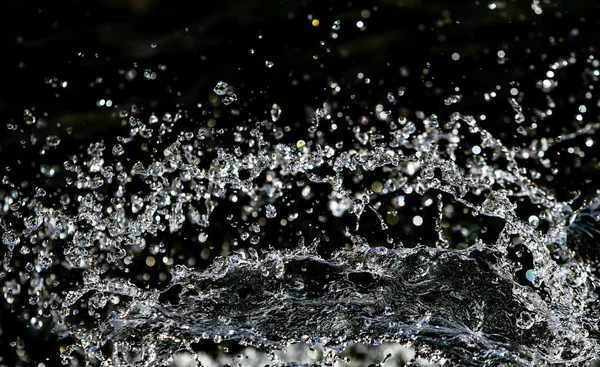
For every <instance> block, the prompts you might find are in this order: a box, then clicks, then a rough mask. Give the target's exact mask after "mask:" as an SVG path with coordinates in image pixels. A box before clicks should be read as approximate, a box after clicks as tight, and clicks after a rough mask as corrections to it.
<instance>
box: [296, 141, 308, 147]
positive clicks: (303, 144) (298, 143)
mask: <svg viewBox="0 0 600 367" xmlns="http://www.w3.org/2000/svg"><path fill="white" fill-rule="evenodd" d="M305 145H306V142H305V141H304V140H298V142H297V143H296V146H297V147H298V148H304V146H305Z"/></svg>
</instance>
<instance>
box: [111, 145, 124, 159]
mask: <svg viewBox="0 0 600 367" xmlns="http://www.w3.org/2000/svg"><path fill="white" fill-rule="evenodd" d="M124 152H125V149H123V146H122V145H121V144H115V145H114V146H113V148H112V154H113V155H116V156H119V155H122V154H123V153H124Z"/></svg>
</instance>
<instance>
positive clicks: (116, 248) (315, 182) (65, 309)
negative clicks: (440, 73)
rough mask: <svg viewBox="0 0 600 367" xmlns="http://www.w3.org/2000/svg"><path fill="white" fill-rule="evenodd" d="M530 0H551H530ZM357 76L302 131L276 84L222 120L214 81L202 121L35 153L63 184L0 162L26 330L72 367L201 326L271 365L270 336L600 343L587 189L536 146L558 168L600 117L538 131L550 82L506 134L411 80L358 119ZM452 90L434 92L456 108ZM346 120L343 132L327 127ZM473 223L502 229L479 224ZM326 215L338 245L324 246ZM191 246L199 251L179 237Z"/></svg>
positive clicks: (9, 271)
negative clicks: (262, 99)
mask: <svg viewBox="0 0 600 367" xmlns="http://www.w3.org/2000/svg"><path fill="white" fill-rule="evenodd" d="M492 4H493V6H492ZM492 4H490V5H489V8H490V9H500V8H503V7H504V3H500V2H498V3H492ZM532 9H533V10H534V11H535V13H536V14H541V6H540V5H539V4H538V2H535V1H534V2H533V3H532ZM538 9H539V13H538ZM365 19H366V18H365ZM360 23H361V26H358V25H357V27H358V28H360V31H361V32H362V31H363V30H365V29H366V27H364V23H363V22H362V21H360ZM340 24H341V23H340V21H335V22H334V23H333V26H332V30H333V31H335V32H338V31H340V30H341V29H340V28H341V27H340ZM342 31H343V29H342ZM328 32H329V30H328ZM335 34H336V38H337V33H335ZM332 38H333V37H332ZM575 62H576V59H575V58H574V57H571V58H569V59H568V61H567V60H566V59H561V60H559V61H557V62H555V63H553V64H551V65H550V69H551V70H549V71H552V74H549V73H547V74H546V79H543V80H540V81H539V82H538V83H537V84H535V85H534V86H533V87H537V88H538V89H539V90H540V91H541V92H543V93H546V94H547V93H550V92H552V91H553V90H555V89H556V88H559V84H558V82H557V81H556V80H554V78H555V75H554V71H556V72H558V70H559V69H562V68H564V67H566V66H568V65H570V64H573V63H575ZM277 65H281V64H279V63H278V64H277ZM265 66H266V68H268V69H273V70H271V71H275V70H276V69H277V68H275V67H274V63H273V62H271V61H265ZM278 67H279V66H278ZM261 68H264V67H263V66H262V65H261ZM146 74H147V76H146ZM144 75H145V76H146V78H147V79H149V80H150V79H152V80H153V79H156V78H157V75H156V73H155V72H152V71H151V70H149V69H148V71H147V73H145V74H144ZM358 79H359V82H357V84H356V85H348V84H347V83H343V82H342V81H329V82H328V84H327V85H326V89H327V88H330V89H331V90H332V97H331V98H329V99H327V100H324V101H320V102H319V103H314V106H311V107H307V122H306V124H300V125H299V126H296V127H294V126H293V124H292V123H291V122H290V121H286V118H287V116H288V112H287V111H288V109H287V107H286V114H283V115H282V110H281V107H280V106H279V105H277V104H276V103H273V101H270V103H268V104H265V105H264V106H262V105H261V106H260V108H257V109H258V110H264V116H262V115H261V116H256V115H253V114H250V113H248V115H247V116H245V119H244V120H243V121H242V122H240V123H239V124H237V125H234V126H227V128H226V127H224V124H223V123H222V121H224V120H226V119H225V118H222V119H220V118H219V116H220V115H219V114H220V113H222V111H221V110H219V111H220V112H218V113H217V112H215V111H216V110H217V109H224V110H226V111H229V112H231V115H232V116H239V115H240V114H243V113H244V110H243V109H241V110H240V109H238V107H236V105H243V104H244V103H250V102H251V100H250V99H249V98H248V99H245V98H246V97H244V96H243V93H242V92H240V99H239V100H238V97H237V95H236V94H235V93H234V86H233V85H230V84H228V83H225V82H222V81H220V82H218V83H217V84H216V86H215V87H214V88H213V90H212V91H213V92H214V94H212V95H211V96H210V97H209V98H210V100H211V101H212V102H211V103H212V105H214V106H216V107H215V109H214V110H212V111H210V114H209V113H208V112H207V113H206V114H205V115H210V117H207V118H206V119H205V121H202V122H198V123H197V124H193V123H191V119H190V118H189V116H188V115H187V113H186V112H185V111H182V110H180V109H178V108H175V109H173V110H172V111H170V112H163V113H160V114H158V112H152V111H148V112H139V111H138V112H137V113H133V112H130V111H124V112H122V113H120V114H119V117H120V118H121V119H122V121H123V126H124V131H123V132H120V133H119V134H120V135H119V136H118V137H116V138H115V139H114V141H111V142H110V143H109V142H107V141H108V140H107V141H98V142H93V143H91V144H89V145H88V146H87V147H85V149H82V151H81V152H79V151H78V152H70V153H71V154H69V155H66V154H65V156H64V157H62V158H61V161H60V162H61V163H57V162H58V161H56V162H53V163H47V162H46V163H41V164H39V165H38V166H36V168H37V169H38V170H39V173H40V174H41V176H40V177H43V178H44V179H45V178H48V179H50V178H52V179H53V180H55V181H53V182H60V184H61V185H62V186H64V190H63V189H58V188H57V187H56V186H54V187H52V186H51V185H50V184H48V185H49V186H48V187H46V186H44V180H43V179H36V178H35V177H31V179H30V181H31V182H30V184H29V185H22V184H21V183H20V182H17V181H16V180H15V181H13V179H12V178H11V174H10V172H8V174H7V175H6V176H5V177H4V178H3V186H2V189H1V190H2V191H0V199H1V202H2V207H1V208H0V209H1V214H2V217H1V219H0V227H1V228H2V229H1V233H2V235H1V239H2V244H3V247H2V250H3V255H4V257H3V261H2V266H3V271H2V273H0V281H1V283H0V284H1V290H2V296H3V297H4V300H5V301H6V303H7V304H11V305H13V304H27V305H28V306H27V307H28V308H27V309H23V310H22V311H20V314H21V316H23V317H25V315H27V317H28V319H27V320H28V321H29V323H30V325H31V327H32V328H35V329H42V328H44V327H49V328H51V329H52V332H53V333H54V334H56V335H58V336H59V337H61V338H68V339H65V340H67V341H68V342H65V346H64V348H63V349H62V350H61V352H62V357H63V359H64V363H65V364H69V363H71V364H77V363H78V362H82V360H86V361H87V362H89V363H91V364H95V365H105V366H111V365H122V366H127V365H160V364H168V363H172V362H175V360H176V359H177V358H178V356H182V355H183V352H184V351H185V352H186V353H187V354H186V355H188V356H189V358H190V360H196V362H200V357H201V354H202V348H200V347H198V345H199V344H201V343H202V342H203V341H207V340H208V341H211V342H214V343H216V344H223V343H226V342H235V343H238V344H239V345H242V346H244V347H247V348H249V350H261V351H263V352H265V353H266V355H267V357H266V359H267V360H268V361H269V362H268V363H270V364H271V365H280V366H284V365H288V364H286V363H288V362H287V361H285V360H284V358H283V357H281V356H280V354H278V353H279V352H281V351H282V350H286V348H290V346H291V345H296V344H299V343H302V345H305V346H307V348H313V349H315V350H318V351H319V353H317V354H318V356H317V357H315V360H316V361H315V362H314V363H321V364H328V363H329V364H334V363H335V364H338V365H346V364H347V362H348V361H346V360H345V357H344V350H346V349H347V348H351V347H352V346H355V345H357V344H365V345H371V346H377V345H384V344H385V345H392V344H393V345H400V346H402V347H403V348H406V349H407V350H411V351H412V355H411V357H410V358H408V359H410V360H413V361H416V360H418V359H420V358H422V359H426V360H429V361H431V362H435V363H440V364H443V363H445V361H451V362H452V363H457V364H458V365H473V366H480V365H490V366H491V365H499V364H503V363H504V364H510V365H526V366H527V365H531V366H534V365H547V364H566V365H581V364H582V363H584V362H587V361H589V360H591V359H592V358H594V357H596V356H597V355H598V354H599V353H600V344H599V343H598V340H597V338H598V335H599V330H598V316H599V315H598V307H597V302H598V300H597V297H598V270H597V264H598V258H599V257H598V250H597V248H596V247H597V246H596V243H595V238H596V236H597V233H598V228H597V223H598V222H599V220H600V219H599V218H598V215H597V206H598V205H597V201H598V199H597V198H596V199H592V200H591V201H590V202H585V203H578V202H577V198H575V199H569V200H562V199H558V198H557V197H556V195H555V193H554V192H552V190H550V189H549V188H548V187H545V186H544V185H542V184H540V181H539V180H537V179H536V177H538V175H537V173H536V172H534V171H535V169H534V168H535V167H536V166H535V165H534V164H532V166H530V165H529V164H528V162H529V161H533V162H535V164H536V165H540V166H541V167H544V168H548V169H551V167H552V164H551V163H552V162H550V161H549V159H550V158H548V157H549V156H551V153H552V149H553V148H555V147H557V146H560V145H561V144H565V142H568V141H573V140H576V139H579V138H582V137H585V138H586V139H588V138H589V139H591V137H590V136H592V135H593V134H595V133H596V131H597V130H598V128H599V125H598V124H595V123H586V124H583V123H582V124H581V125H580V126H577V127H576V129H575V130H574V132H566V133H565V132H561V134H560V135H556V136H544V135H543V134H542V133H541V132H539V131H537V130H536V127H533V125H531V126H527V128H526V127H525V125H527V124H529V123H530V122H531V123H532V124H534V123H536V122H539V121H542V120H543V119H545V118H546V117H547V116H548V115H550V114H551V113H549V111H552V110H553V109H555V108H556V105H555V104H554V102H553V99H552V98H551V97H550V95H549V94H547V97H548V98H546V99H544V104H545V105H544V109H543V110H542V109H540V110H539V111H538V112H536V113H535V114H534V115H535V116H531V117H530V116H529V112H527V113H528V116H527V117H526V116H525V114H524V113H525V112H526V111H529V110H528V109H527V108H524V106H525V102H524V101H523V99H522V98H520V97H519V98H510V99H508V104H509V105H510V108H511V109H512V111H513V113H514V116H513V118H512V120H513V121H514V122H516V123H517V124H518V125H520V126H519V127H518V128H517V132H519V133H520V135H521V136H523V137H525V136H529V134H530V133H531V136H532V137H531V142H530V144H528V146H526V147H520V146H519V147H517V146H510V145H509V144H506V143H504V142H502V141H501V139H499V138H498V137H496V136H495V133H493V132H491V131H488V130H487V129H486V127H489V126H488V125H486V124H485V123H484V121H485V120H484V119H483V118H481V117H475V116H471V115H468V114H464V113H461V112H451V113H448V114H447V115H446V116H443V115H439V116H438V114H426V113H425V112H423V111H416V113H415V114H414V115H415V116H412V115H410V114H408V113H403V112H402V110H391V109H388V107H386V106H389V105H392V106H394V105H396V104H397V103H399V101H398V100H399V97H401V98H407V97H405V96H404V94H405V89H404V87H401V86H399V87H398V91H399V92H398V93H392V92H387V93H385V96H382V98H381V101H380V103H376V104H374V105H373V106H367V108H370V109H371V110H372V111H373V113H371V114H366V113H365V114H361V115H356V116H352V115H350V114H346V112H345V109H346V106H347V104H346V103H347V101H345V100H344V98H346V97H345V95H339V94H338V93H340V92H341V91H342V88H346V89H349V90H350V91H352V89H353V88H356V89H359V88H360V86H359V84H358V83H366V84H368V83H370V81H369V78H366V77H365V75H364V74H363V73H360V74H359V77H358ZM228 80H229V79H228ZM239 90H240V89H238V91H239ZM388 90H389V89H388ZM209 93H210V88H208V89H207V94H209ZM461 93H462V94H452V95H449V96H446V97H445V98H444V97H442V98H441V100H440V102H442V103H441V104H443V105H445V106H447V107H449V108H459V107H460V106H461V104H463V103H464V99H465V97H464V96H463V95H466V94H464V91H461ZM511 93H512V92H511ZM517 94H518V91H517ZM494 96H495V92H494ZM494 96H492V95H488V94H486V97H485V98H486V100H490V99H492V97H494ZM213 97H214V98H213ZM354 98H355V95H354V94H350V97H348V100H350V101H351V100H353V99H354ZM103 101H104V100H103ZM504 101H506V99H505V100H504ZM234 102H237V103H234ZM101 105H102V107H104V106H106V101H104V102H103V103H101ZM269 106H271V107H269ZM239 108H241V107H239ZM524 111H525V112H524ZM582 111H584V112H582ZM585 111H586V109H584V108H580V109H579V112H580V113H581V114H583V113H585ZM436 112H437V111H436ZM23 116H24V121H23V122H24V124H25V125H26V126H30V125H34V124H36V123H38V122H39V121H40V119H38V118H37V117H36V116H35V115H34V111H32V110H29V109H28V110H25V111H24V113H23ZM530 120H531V121H530ZM342 124H347V125H348V130H349V131H350V135H349V137H346V136H343V137H341V135H338V133H337V132H336V131H337V129H338V128H339V127H340V126H342ZM12 130H14V129H11V131H12ZM41 140H42V141H45V142H46V146H45V147H44V148H43V149H44V152H46V149H47V150H50V149H56V150H57V151H59V152H62V151H60V150H59V149H61V148H62V146H63V145H64V141H63V140H61V138H60V137H59V136H57V135H46V137H45V138H44V137H42V139H41ZM587 141H588V140H586V143H585V144H586V146H588V147H591V146H592V145H593V144H594V142H593V140H592V141H591V144H590V145H587ZM140 147H141V149H140ZM570 148H572V150H573V153H572V154H575V153H576V152H575V148H574V147H570ZM580 151H581V150H579V152H580ZM74 153H76V154H74ZM57 154H58V153H57ZM577 154H579V153H577ZM532 167H533V168H532ZM33 176H35V175H33ZM38 184H39V185H38ZM529 204H531V206H533V207H534V208H533V209H531V208H527V206H528V205H529ZM428 208H432V209H428ZM223 212H226V213H223ZM339 219H344V221H341V220H339ZM474 221H489V223H491V224H490V225H487V224H486V225H481V226H477V225H473V222H474ZM341 223H343V225H340V224H341ZM348 223H351V224H353V225H346V224H348ZM373 223H375V225H373ZM486 223H488V222H486ZM225 228H230V229H228V230H227V231H228V233H227V234H226V235H223V236H222V237H227V238H225V239H224V240H223V241H222V243H221V244H220V245H222V246H221V247H220V249H219V251H220V252H219V253H217V254H215V251H216V250H215V249H214V246H215V243H214V242H213V241H218V240H213V238H220V237H218V235H219V233H218V232H222V231H226V230H225ZM395 229H398V230H395ZM484 230H485V231H489V232H493V230H495V233H494V235H490V237H491V239H489V240H486V241H484V240H483V239H482V238H479V237H478V236H479V235H480V234H482V233H484ZM419 231H431V232H433V233H435V235H434V236H433V237H434V239H433V240H431V241H429V242H428V241H422V240H421V238H422V237H421V235H420V234H419V233H420V232H419ZM215 232H217V233H215ZM336 232H341V233H343V235H342V236H341V238H342V239H343V243H339V244H335V245H333V244H331V243H330V242H332V241H330V239H331V238H332V237H334V233H336ZM272 233H276V235H271V234H272ZM188 234H193V235H188ZM381 234H382V236H381V237H382V238H383V239H382V238H378V236H379V235H381ZM456 237H459V238H460V240H459V241H455V239H456ZM482 237H483V236H482ZM337 238H338V239H339V238H340V237H337ZM274 239H275V240H276V241H277V242H276V243H273V242H272V241H273V240H274ZM270 241H271V242H270ZM178 246H179V247H178ZM192 246H196V247H194V248H193V250H189V247H192ZM186 250H188V251H189V252H193V253H194V254H195V255H194V256H190V257H187V258H186V257H185V256H183V255H179V253H185V252H186ZM201 261H205V262H206V264H205V265H198V264H197V263H200V262H201ZM140 269H142V270H141V271H140ZM148 269H159V270H156V272H157V273H158V279H159V280H160V281H158V282H157V283H158V284H157V285H156V286H152V287H151V286H148V285H147V284H146V285H144V281H147V280H148V279H149V278H150V276H151V275H150V274H149V270H148ZM33 315H35V316H33ZM386 343H388V344H386ZM389 343H391V344H389ZM252 348H254V349H252ZM248 353H250V352H248ZM181 358H183V357H181ZM186 358H187V357H186ZM79 359H81V360H79ZM290 362H294V361H290ZM382 363H385V361H383V362H382Z"/></svg>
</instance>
